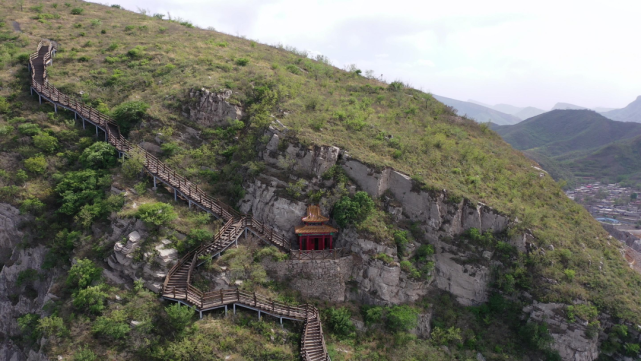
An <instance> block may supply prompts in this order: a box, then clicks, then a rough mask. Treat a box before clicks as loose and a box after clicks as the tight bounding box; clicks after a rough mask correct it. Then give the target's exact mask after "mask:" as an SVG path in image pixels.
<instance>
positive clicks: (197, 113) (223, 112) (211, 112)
mask: <svg viewBox="0 0 641 361" xmlns="http://www.w3.org/2000/svg"><path fill="white" fill-rule="evenodd" d="M231 95H232V92H231V90H226V91H223V92H220V93H212V92H210V91H209V90H207V89H205V88H202V89H200V90H196V89H192V90H191V91H190V92H189V99H190V101H191V102H190V104H188V105H186V106H185V108H184V112H185V113H184V115H185V116H186V117H188V118H189V119H190V120H192V121H194V122H196V123H198V124H200V125H202V126H206V127H215V126H217V127H220V126H223V127H224V126H227V125H229V122H230V121H233V120H239V119H240V118H242V116H243V111H242V108H241V107H239V106H237V105H233V104H231V103H229V102H228V100H229V98H230V97H231Z"/></svg>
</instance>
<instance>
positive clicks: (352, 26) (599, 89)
mask: <svg viewBox="0 0 641 361" xmlns="http://www.w3.org/2000/svg"><path fill="white" fill-rule="evenodd" d="M117 3H118V4H120V5H121V6H122V7H123V8H126V9H128V10H133V11H140V9H145V10H147V11H148V12H149V13H152V14H153V13H163V14H167V13H170V14H171V16H172V17H173V18H176V17H181V18H183V19H186V20H189V21H191V22H192V23H193V24H194V25H196V26H198V27H201V28H208V27H213V28H214V29H215V30H216V31H221V32H224V33H228V34H231V35H238V36H245V37H247V38H248V39H252V40H256V41H259V42H261V43H265V44H279V43H280V44H284V45H288V46H294V47H296V48H298V49H304V50H308V51H310V52H311V53H312V54H322V55H325V56H327V57H328V58H329V59H330V60H331V61H332V63H333V64H334V65H336V66H338V67H341V68H343V67H345V66H347V65H349V64H355V65H356V66H357V68H358V69H361V70H362V71H363V72H365V71H366V70H373V72H374V74H375V75H376V76H377V77H381V76H382V78H383V79H384V80H386V81H388V82H391V81H394V80H400V81H403V82H404V83H406V84H409V85H410V86H412V87H414V88H417V89H421V90H423V91H426V92H430V93H433V94H437V95H442V96H446V97H450V98H454V99H459V100H464V101H467V100H470V99H473V100H475V101H479V102H482V103H486V104H492V105H493V104H500V103H504V104H511V105H515V106H522V107H525V106H534V107H538V108H541V109H544V110H547V109H550V108H552V106H553V105H554V104H555V103H557V102H565V103H571V104H576V105H580V106H584V107H590V108H592V107H609V108H622V107H624V106H626V105H627V104H628V103H630V102H632V101H633V100H634V99H636V97H637V96H638V95H641V47H640V46H638V39H637V38H638V34H640V33H641V21H638V13H639V11H640V10H641V2H638V1H633V0H628V1H622V0H610V1H601V0H600V1H593V0H582V1H574V0H553V1H548V0H539V1H527V2H526V1H514V0H510V1H502V0H485V1H478V0H473V1H461V0H449V1H438V2H432V1H417V0H414V1H407V0H395V1H389V0H388V1H379V0H344V1H338V0H328V1H320V0H317V1H313V0H310V1H307V0H306V1H301V0H232V1H230V0H225V1H219V0H126V1H125V0H121V1H120V2H117ZM110 4H111V3H110Z"/></svg>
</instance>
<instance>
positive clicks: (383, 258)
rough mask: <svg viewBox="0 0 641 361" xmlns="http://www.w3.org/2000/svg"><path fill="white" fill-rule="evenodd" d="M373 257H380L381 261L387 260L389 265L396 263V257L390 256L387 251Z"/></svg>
mask: <svg viewBox="0 0 641 361" xmlns="http://www.w3.org/2000/svg"><path fill="white" fill-rule="evenodd" d="M373 258H374V259H380V260H381V261H383V262H385V263H386V264H388V265H390V264H392V263H394V258H392V256H389V255H388V254H387V253H379V254H377V255H375V256H374V257H373Z"/></svg>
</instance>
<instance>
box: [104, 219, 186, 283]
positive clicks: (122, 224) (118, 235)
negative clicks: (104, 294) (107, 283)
mask: <svg viewBox="0 0 641 361" xmlns="http://www.w3.org/2000/svg"><path fill="white" fill-rule="evenodd" d="M112 229H113V232H112V234H111V236H110V239H111V240H112V241H116V243H115V245H114V253H113V254H112V255H111V256H110V257H109V258H108V259H107V263H108V264H109V267H111V269H112V270H113V271H114V272H110V271H108V270H105V271H104V272H103V275H104V276H105V278H107V279H109V280H111V281H112V282H114V283H121V284H123V283H126V282H127V280H129V281H135V280H137V279H142V280H143V281H144V285H145V287H146V288H148V289H150V290H151V291H154V292H160V291H161V290H162V284H163V282H164V280H165V276H166V275H167V271H168V270H169V269H170V268H171V267H173V265H174V264H176V262H177V261H178V251H176V250H175V249H173V248H171V247H170V246H169V244H170V243H171V242H170V241H169V240H162V241H161V242H160V243H159V244H155V245H154V246H153V248H152V249H153V251H152V252H145V253H142V254H139V253H140V252H138V250H139V249H140V246H141V244H142V242H144V240H145V237H146V236H147V232H146V228H145V226H144V224H143V223H142V222H141V221H140V220H135V219H117V220H115V221H114V222H113V223H112Z"/></svg>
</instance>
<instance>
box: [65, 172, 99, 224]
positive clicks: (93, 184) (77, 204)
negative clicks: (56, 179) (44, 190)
mask: <svg viewBox="0 0 641 361" xmlns="http://www.w3.org/2000/svg"><path fill="white" fill-rule="evenodd" d="M110 182H111V179H110V178H109V176H102V174H101V173H99V172H97V171H95V170H92V169H85V170H81V171H76V172H68V173H66V174H65V176H64V177H63V178H62V180H61V181H60V183H58V185H57V186H56V193H58V195H59V196H60V197H62V206H61V207H60V209H59V210H58V212H60V213H63V214H67V215H70V216H71V215H75V214H76V213H78V212H80V210H81V209H82V208H83V207H84V206H85V205H94V204H97V203H99V202H100V201H101V200H102V199H103V198H104V196H105V192H104V191H103V190H102V188H103V187H106V186H107V185H109V184H110Z"/></svg>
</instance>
